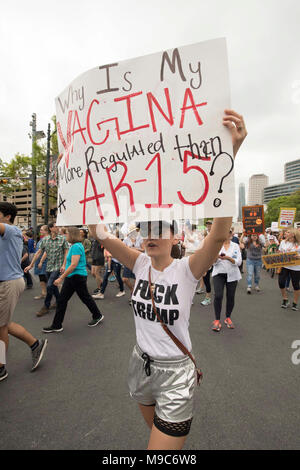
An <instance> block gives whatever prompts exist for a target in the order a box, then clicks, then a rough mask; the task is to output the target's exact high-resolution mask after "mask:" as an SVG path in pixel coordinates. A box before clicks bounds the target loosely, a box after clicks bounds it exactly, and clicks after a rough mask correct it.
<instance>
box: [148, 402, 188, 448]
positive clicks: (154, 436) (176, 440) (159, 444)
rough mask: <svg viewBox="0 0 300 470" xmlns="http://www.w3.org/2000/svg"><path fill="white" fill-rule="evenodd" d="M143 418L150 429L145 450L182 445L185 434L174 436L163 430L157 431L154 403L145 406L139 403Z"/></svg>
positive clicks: (180, 446)
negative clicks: (154, 420)
mask: <svg viewBox="0 0 300 470" xmlns="http://www.w3.org/2000/svg"><path fill="white" fill-rule="evenodd" d="M139 408H140V410H141V412H142V415H143V417H144V420H145V421H146V423H147V425H148V427H149V428H150V429H151V434H150V439H149V443H148V447H147V450H180V449H182V447H183V446H184V443H185V440H186V438H187V436H183V437H174V436H168V435H167V434H164V433H163V432H161V431H159V429H157V428H156V427H155V426H154V424H153V419H154V414H155V405H153V406H145V405H139Z"/></svg>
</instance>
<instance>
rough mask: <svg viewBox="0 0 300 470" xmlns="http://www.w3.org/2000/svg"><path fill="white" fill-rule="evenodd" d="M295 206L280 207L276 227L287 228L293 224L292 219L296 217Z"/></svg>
mask: <svg viewBox="0 0 300 470" xmlns="http://www.w3.org/2000/svg"><path fill="white" fill-rule="evenodd" d="M296 211H297V209H296V207H290V208H288V207H281V208H280V213H279V218H278V227H279V228H288V227H293V226H294V220H295V217H296Z"/></svg>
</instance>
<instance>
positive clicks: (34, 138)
mask: <svg viewBox="0 0 300 470" xmlns="http://www.w3.org/2000/svg"><path fill="white" fill-rule="evenodd" d="M31 117H32V121H31V122H30V126H31V127H32V134H31V139H32V153H31V193H32V198H31V226H32V228H33V232H34V235H33V236H34V238H36V235H37V221H36V219H37V217H36V215H37V207H36V162H35V159H34V157H35V155H34V151H35V143H36V141H37V140H38V139H43V138H44V137H46V136H45V133H44V132H43V131H37V130H36V114H35V113H33V114H32V116H31Z"/></svg>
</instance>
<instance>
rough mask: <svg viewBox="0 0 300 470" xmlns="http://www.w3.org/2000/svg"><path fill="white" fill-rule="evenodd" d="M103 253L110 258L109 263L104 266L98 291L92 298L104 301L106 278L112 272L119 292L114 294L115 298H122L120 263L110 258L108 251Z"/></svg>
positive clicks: (122, 285)
mask: <svg viewBox="0 0 300 470" xmlns="http://www.w3.org/2000/svg"><path fill="white" fill-rule="evenodd" d="M104 253H105V255H106V256H107V257H108V258H110V262H109V263H107V264H106V268H105V274H104V277H103V281H102V284H101V288H100V291H99V292H96V294H93V295H92V297H93V298H94V299H104V292H105V289H106V287H107V283H108V278H109V276H110V275H111V273H112V271H113V272H114V273H115V276H116V279H117V281H118V284H119V288H120V291H119V292H118V293H117V294H116V297H123V295H125V291H124V284H123V279H122V276H121V268H122V265H121V263H119V261H118V260H117V259H115V258H112V256H111V254H110V253H109V251H107V250H104Z"/></svg>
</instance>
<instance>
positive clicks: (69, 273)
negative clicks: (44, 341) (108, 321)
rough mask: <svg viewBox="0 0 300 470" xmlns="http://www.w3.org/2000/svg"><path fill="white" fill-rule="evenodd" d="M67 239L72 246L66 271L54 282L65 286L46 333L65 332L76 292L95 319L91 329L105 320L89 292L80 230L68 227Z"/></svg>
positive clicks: (45, 330)
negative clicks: (67, 313)
mask: <svg viewBox="0 0 300 470" xmlns="http://www.w3.org/2000/svg"><path fill="white" fill-rule="evenodd" d="M66 239H67V242H68V243H70V244H71V247H70V249H69V251H68V254H67V259H66V270H65V271H64V273H63V274H61V276H60V277H59V278H58V279H56V281H54V284H55V285H56V286H59V285H60V284H61V283H62V282H63V286H62V289H61V292H60V295H59V298H58V300H57V306H56V313H55V317H54V319H53V322H52V325H51V326H49V327H45V328H43V332H44V333H53V332H56V333H58V332H60V331H63V327H62V324H63V321H64V317H65V313H66V310H67V306H68V302H69V300H70V298H71V297H72V295H73V294H74V292H76V294H77V295H78V297H79V298H80V300H81V301H82V302H83V303H84V304H85V305H86V306H87V308H88V309H89V311H90V312H91V313H92V316H93V318H92V320H91V321H90V322H89V323H88V326H89V327H93V326H97V325H98V324H99V323H100V322H101V321H102V320H103V319H104V316H103V315H102V314H101V312H100V310H99V309H98V307H97V305H96V302H95V301H94V299H93V298H92V296H91V295H90V294H89V292H88V288H87V270H86V258H85V253H84V247H83V245H82V243H81V235H80V230H79V229H78V228H77V227H68V229H67V234H66Z"/></svg>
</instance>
